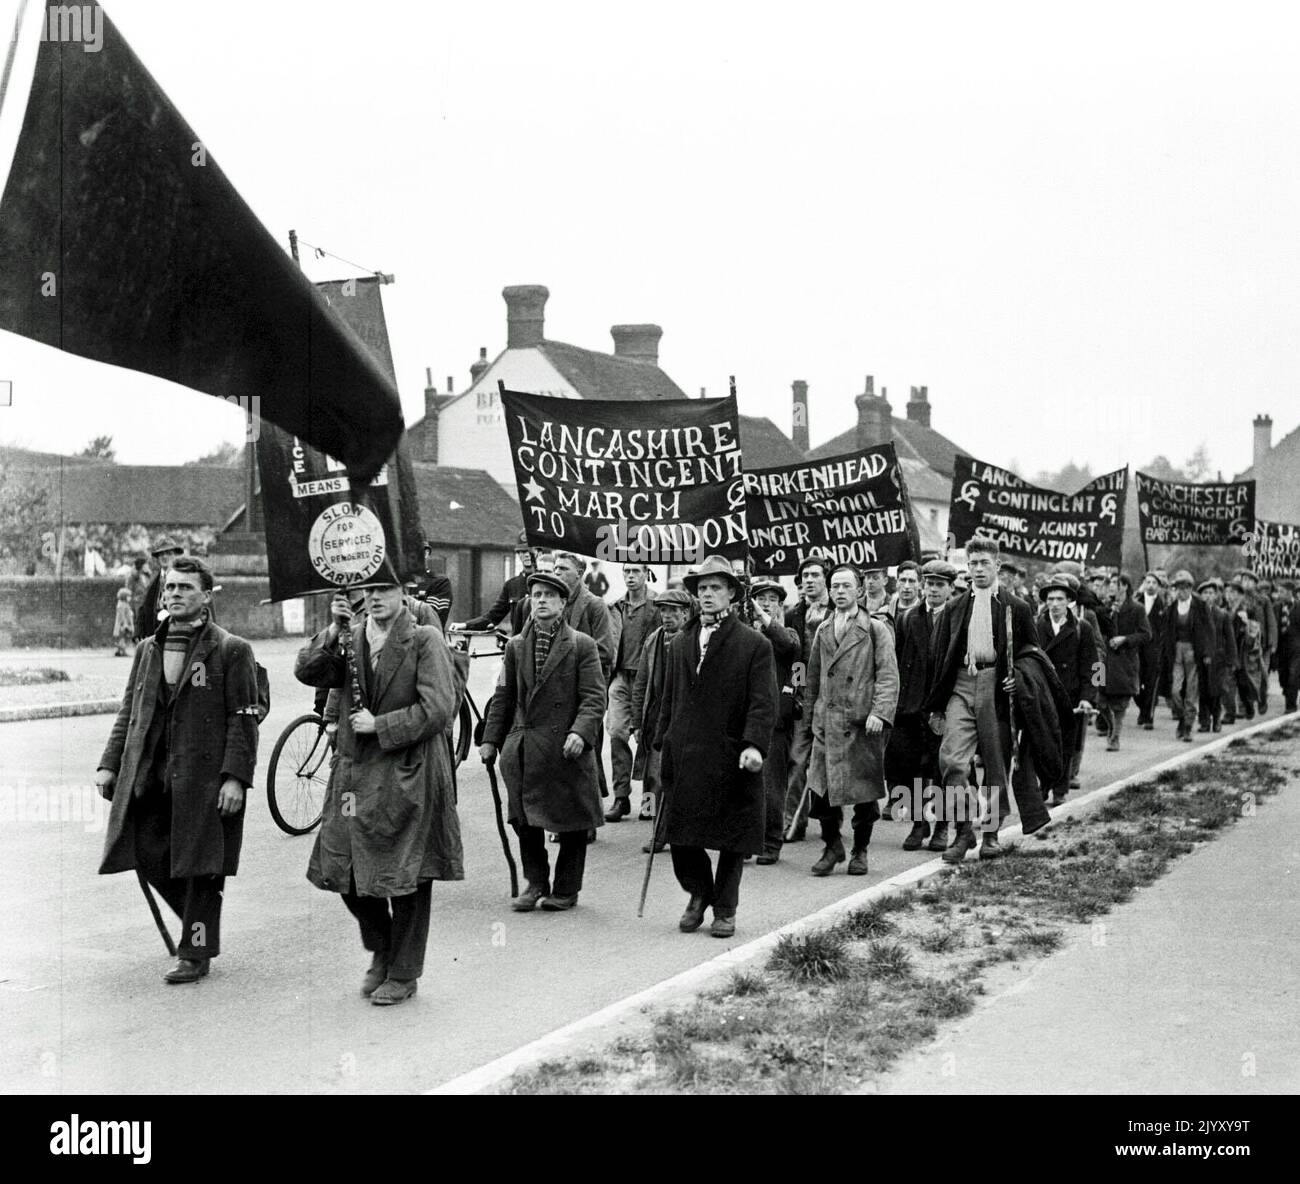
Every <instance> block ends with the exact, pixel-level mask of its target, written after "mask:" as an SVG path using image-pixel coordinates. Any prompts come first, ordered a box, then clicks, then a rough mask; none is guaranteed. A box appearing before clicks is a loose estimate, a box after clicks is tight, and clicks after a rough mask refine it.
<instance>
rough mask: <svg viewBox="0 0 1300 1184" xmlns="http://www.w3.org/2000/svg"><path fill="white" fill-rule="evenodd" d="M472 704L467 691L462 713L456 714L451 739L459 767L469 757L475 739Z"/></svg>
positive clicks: (461, 707)
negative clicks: (471, 712) (470, 747)
mask: <svg viewBox="0 0 1300 1184" xmlns="http://www.w3.org/2000/svg"><path fill="white" fill-rule="evenodd" d="M470 702H471V700H470V697H469V692H468V691H466V692H465V698H464V699H463V700H462V701H461V705H460V711H459V712H457V713H456V727H455V730H454V731H453V732H452V737H451V755H452V759H453V760H454V761H455V762H456V764H457V765H458V766H459V765H460V763H461V762H462V761H463V760H464V759H465V758H466V757H467V756H469V746H470V744H471V742H472V741H473V739H474V717H473V716H472V715H471V714H470V709H469V705H470Z"/></svg>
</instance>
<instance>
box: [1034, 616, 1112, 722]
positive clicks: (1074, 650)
mask: <svg viewBox="0 0 1300 1184" xmlns="http://www.w3.org/2000/svg"><path fill="white" fill-rule="evenodd" d="M1038 644H1039V645H1040V646H1041V647H1042V649H1043V650H1044V652H1045V653H1046V654H1047V657H1048V659H1049V660H1050V661H1051V663H1052V666H1053V668H1054V669H1055V670H1056V677H1057V678H1059V679H1060V680H1061V686H1063V687H1064V688H1065V693H1066V694H1067V695H1068V696H1069V698H1070V707H1071V708H1072V709H1073V708H1074V707H1075V706H1077V705H1078V703H1079V702H1080V700H1087V702H1089V703H1093V704H1095V703H1096V702H1097V692H1098V691H1099V690H1100V689H1101V684H1102V682H1103V681H1104V679H1105V675H1104V671H1105V663H1104V662H1103V661H1102V660H1101V659H1100V657H1099V655H1098V652H1097V635H1096V634H1095V633H1094V632H1093V630H1092V626H1091V625H1089V624H1088V622H1087V621H1084V620H1080V619H1079V618H1078V617H1076V616H1075V615H1074V613H1073V612H1072V611H1067V612H1066V614H1065V623H1064V624H1063V625H1062V626H1061V629H1060V632H1059V633H1058V632H1056V631H1055V630H1053V628H1052V620H1051V617H1050V615H1049V614H1048V613H1044V614H1043V615H1042V616H1041V617H1039V618H1038Z"/></svg>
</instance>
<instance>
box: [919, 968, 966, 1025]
mask: <svg viewBox="0 0 1300 1184" xmlns="http://www.w3.org/2000/svg"><path fill="white" fill-rule="evenodd" d="M916 994H917V998H916V1009H917V1011H918V1012H919V1013H920V1014H921V1015H924V1016H930V1017H931V1018H933V1019H937V1020H950V1019H956V1018H957V1017H958V1016H962V1015H965V1014H966V1013H967V1012H968V1011H970V1010H971V1008H973V1007H974V1006H975V1000H974V998H972V996H973V995H974V994H975V992H974V991H973V990H972V988H971V985H970V983H969V982H963V981H961V980H959V979H957V978H946V979H937V978H926V979H921V980H920V982H919V983H918V984H917V993H916Z"/></svg>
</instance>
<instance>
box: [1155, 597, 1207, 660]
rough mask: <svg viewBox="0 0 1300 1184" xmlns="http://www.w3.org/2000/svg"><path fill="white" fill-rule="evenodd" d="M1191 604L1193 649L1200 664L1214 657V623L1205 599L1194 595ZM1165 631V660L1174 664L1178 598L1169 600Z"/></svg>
mask: <svg viewBox="0 0 1300 1184" xmlns="http://www.w3.org/2000/svg"><path fill="white" fill-rule="evenodd" d="M1191 604H1192V607H1191V614H1192V620H1191V625H1192V649H1193V651H1194V652H1195V654H1196V663H1197V665H1198V666H1200V665H1203V664H1204V663H1205V662H1206V661H1208V660H1210V659H1212V658H1213V657H1214V624H1213V622H1212V621H1211V619H1210V609H1209V606H1208V605H1207V604H1206V603H1205V601H1203V600H1202V599H1201V598H1200V597H1199V596H1196V595H1193V596H1192V600H1191ZM1164 632H1165V661H1166V662H1167V663H1171V664H1172V662H1173V660H1174V650H1175V649H1176V648H1177V640H1178V601H1177V600H1171V601H1170V602H1169V606H1168V611H1167V613H1166V615H1165V631H1164Z"/></svg>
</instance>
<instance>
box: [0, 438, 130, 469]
mask: <svg viewBox="0 0 1300 1184" xmlns="http://www.w3.org/2000/svg"><path fill="white" fill-rule="evenodd" d="M112 463H113V462H112V461H107V460H101V459H100V458H99V457H95V456H64V455H63V453H61V452H33V451H32V450H31V449H30V448H17V447H14V446H13V445H9V444H0V465H13V466H14V467H15V468H19V469H57V468H58V467H59V466H60V465H107V464H112Z"/></svg>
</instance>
